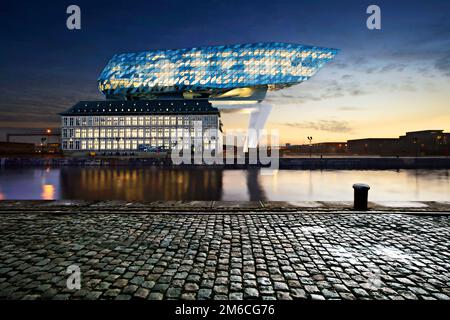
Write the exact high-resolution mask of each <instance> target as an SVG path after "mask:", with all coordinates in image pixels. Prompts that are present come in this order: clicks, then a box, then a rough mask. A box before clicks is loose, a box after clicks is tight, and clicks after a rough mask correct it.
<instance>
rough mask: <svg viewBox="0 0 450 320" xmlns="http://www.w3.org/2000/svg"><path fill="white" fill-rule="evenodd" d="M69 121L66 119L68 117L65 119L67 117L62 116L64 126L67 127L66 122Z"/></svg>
mask: <svg viewBox="0 0 450 320" xmlns="http://www.w3.org/2000/svg"><path fill="white" fill-rule="evenodd" d="M68 123H69V121H68V119H67V117H64V118H63V125H64V126H65V127H67V124H68Z"/></svg>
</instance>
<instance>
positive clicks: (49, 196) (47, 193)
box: [41, 184, 55, 200]
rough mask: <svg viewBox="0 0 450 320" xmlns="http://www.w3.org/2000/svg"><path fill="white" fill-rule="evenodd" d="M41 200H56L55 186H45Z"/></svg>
mask: <svg viewBox="0 0 450 320" xmlns="http://www.w3.org/2000/svg"><path fill="white" fill-rule="evenodd" d="M41 199H42V200H54V199H55V186H54V185H52V184H43V185H42V193H41Z"/></svg>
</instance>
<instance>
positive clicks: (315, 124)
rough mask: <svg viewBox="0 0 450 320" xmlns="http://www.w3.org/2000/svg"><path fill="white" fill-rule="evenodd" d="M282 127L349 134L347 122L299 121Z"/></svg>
mask: <svg viewBox="0 0 450 320" xmlns="http://www.w3.org/2000/svg"><path fill="white" fill-rule="evenodd" d="M282 125H284V126H287V127H292V128H297V129H314V130H319V131H328V132H350V131H352V129H351V128H350V126H349V124H348V122H347V121H342V120H317V121H300V122H286V123H282Z"/></svg>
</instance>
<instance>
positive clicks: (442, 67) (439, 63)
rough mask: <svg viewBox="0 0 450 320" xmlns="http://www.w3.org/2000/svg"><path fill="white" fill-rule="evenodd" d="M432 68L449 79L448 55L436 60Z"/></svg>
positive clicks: (449, 62) (449, 65) (449, 60)
mask: <svg viewBox="0 0 450 320" xmlns="http://www.w3.org/2000/svg"><path fill="white" fill-rule="evenodd" d="M434 67H435V68H436V69H437V70H438V71H440V72H442V73H443V74H444V75H445V76H447V77H450V54H447V55H445V56H442V57H439V58H437V59H436V60H435V62H434Z"/></svg>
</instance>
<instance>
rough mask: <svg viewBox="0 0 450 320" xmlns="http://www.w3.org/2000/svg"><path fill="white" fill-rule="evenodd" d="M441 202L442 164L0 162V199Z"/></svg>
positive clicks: (445, 178)
mask: <svg viewBox="0 0 450 320" xmlns="http://www.w3.org/2000/svg"><path fill="white" fill-rule="evenodd" d="M356 182H363V183H367V184H369V185H370V187H371V189H370V192H369V200H372V201H414V200H417V201H433V200H434V201H449V200H450V170H279V171H278V172H276V173H275V174H272V175H262V174H261V173H260V171H259V170H257V169H251V170H232V169H230V170H228V169H212V168H204V167H203V168H190V169H185V168H176V169H173V168H167V167H147V168H130V167H87V168H86V167H84V168H81V167H62V168H26V169H22V168H20V169H18V168H14V169H13V168H3V169H0V199H2V200H12V199H26V200H30V199H47V200H51V199H81V200H129V201H132V200H144V201H154V200H225V201H227V200H229V201H238V200H272V201H350V200H352V199H353V189H352V185H353V183H356Z"/></svg>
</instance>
